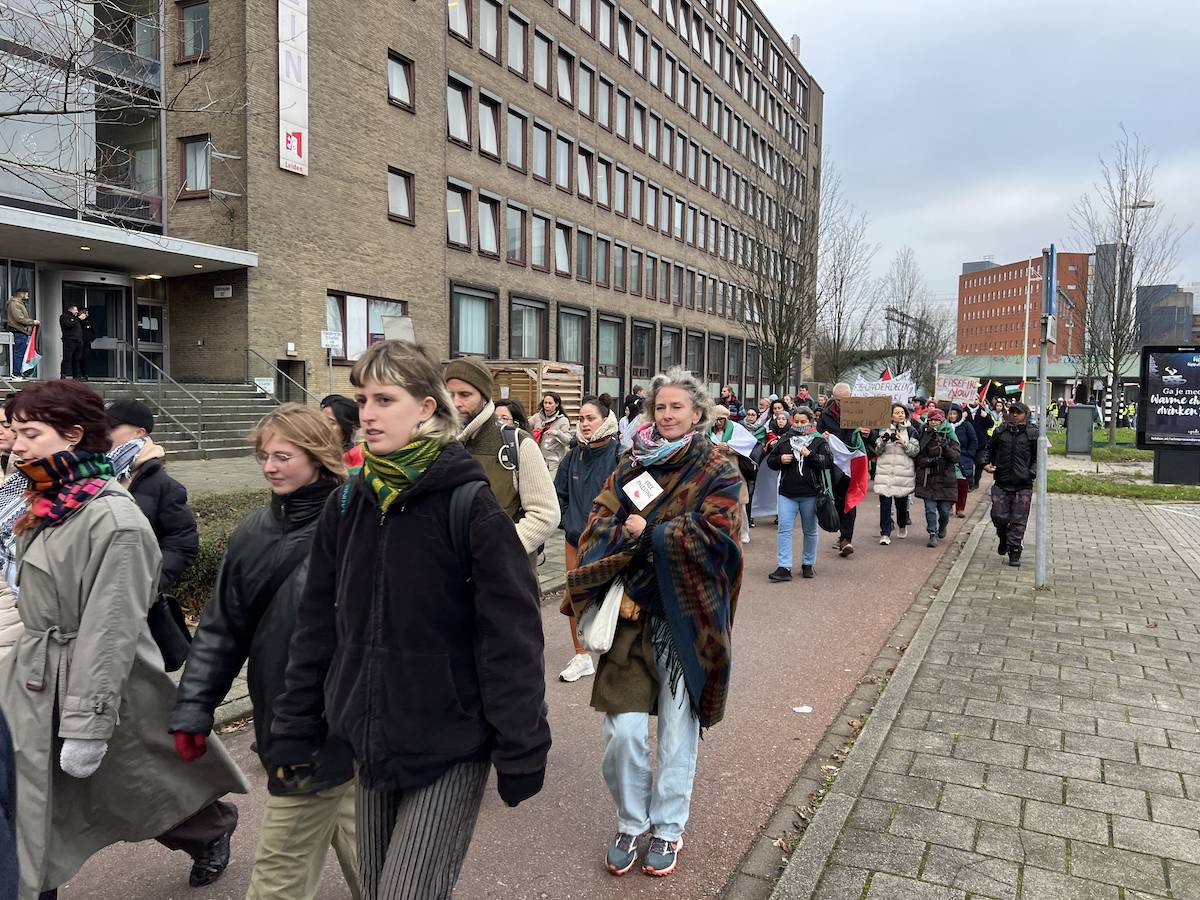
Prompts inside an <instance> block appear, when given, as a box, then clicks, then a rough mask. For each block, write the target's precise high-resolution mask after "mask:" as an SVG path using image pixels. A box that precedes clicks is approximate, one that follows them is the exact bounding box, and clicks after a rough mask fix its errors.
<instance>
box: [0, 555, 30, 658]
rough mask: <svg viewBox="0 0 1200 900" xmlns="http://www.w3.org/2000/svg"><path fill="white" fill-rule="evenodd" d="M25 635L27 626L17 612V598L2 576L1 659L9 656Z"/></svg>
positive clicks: (0, 589) (0, 605) (0, 609)
mask: <svg viewBox="0 0 1200 900" xmlns="http://www.w3.org/2000/svg"><path fill="white" fill-rule="evenodd" d="M24 633H25V624H24V623H23V622H22V621H21V614H20V613H18V612H17V596H16V594H15V593H13V589H12V588H11V587H9V586H8V582H7V581H6V580H5V579H4V576H3V575H0V657H4V656H5V655H7V653H8V651H9V650H11V649H12V648H13V647H14V646H15V645H16V643H17V641H18V640H20V637H21V635H22V634H24Z"/></svg>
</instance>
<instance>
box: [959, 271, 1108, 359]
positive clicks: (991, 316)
mask: <svg viewBox="0 0 1200 900" xmlns="http://www.w3.org/2000/svg"><path fill="white" fill-rule="evenodd" d="M1087 280H1088V254H1086V253H1059V254H1058V287H1059V289H1060V290H1061V291H1063V292H1064V293H1065V294H1066V295H1067V296H1068V297H1070V298H1071V303H1069V304H1068V303H1067V302H1066V301H1064V300H1063V298H1062V296H1061V295H1060V296H1059V298H1058V303H1057V304H1056V310H1055V311H1056V314H1057V316H1058V343H1057V344H1055V345H1054V346H1052V347H1051V348H1050V360H1051V362H1057V361H1059V360H1061V359H1062V357H1064V356H1077V355H1079V354H1080V353H1081V352H1082V350H1083V322H1084V308H1085V307H1086V305H1087ZM1026 284H1028V285H1029V309H1028V316H1029V340H1028V343H1025V317H1026V300H1025V298H1026V294H1025V291H1026ZM1042 308H1043V297H1042V258H1041V256H1040V255H1039V256H1037V257H1033V258H1030V259H1021V260H1017V261H1016V262H1011V263H1006V264H1004V265H997V264H996V263H994V262H992V261H990V260H984V261H982V262H971V263H964V264H963V271H962V275H960V276H959V279H958V343H957V347H956V349H955V352H956V354H957V355H958V356H1013V355H1016V356H1020V355H1021V354H1022V353H1024V354H1027V355H1035V354H1037V352H1038V338H1039V323H1040V322H1041V315H1042ZM1023 344H1024V349H1022V345H1023Z"/></svg>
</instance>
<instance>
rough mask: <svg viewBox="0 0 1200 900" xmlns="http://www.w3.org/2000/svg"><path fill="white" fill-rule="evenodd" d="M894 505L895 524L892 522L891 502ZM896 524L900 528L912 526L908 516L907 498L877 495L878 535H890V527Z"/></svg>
mask: <svg viewBox="0 0 1200 900" xmlns="http://www.w3.org/2000/svg"><path fill="white" fill-rule="evenodd" d="M893 501H895V503H896V522H895V523H893V522H892V502H893ZM893 524H898V525H899V526H900V527H901V528H907V527H908V526H909V525H911V524H912V519H911V518H909V515H908V498H907V497H885V496H883V495H882V494H880V495H879V533H880V534H881V535H884V536H887V535H889V534H891V533H892V525H893Z"/></svg>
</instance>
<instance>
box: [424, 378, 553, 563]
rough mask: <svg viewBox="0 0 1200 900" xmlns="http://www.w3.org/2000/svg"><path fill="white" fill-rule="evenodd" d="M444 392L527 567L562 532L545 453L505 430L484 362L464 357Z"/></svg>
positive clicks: (527, 438) (520, 434) (461, 435)
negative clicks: (513, 529)
mask: <svg viewBox="0 0 1200 900" xmlns="http://www.w3.org/2000/svg"><path fill="white" fill-rule="evenodd" d="M445 376H446V387H447V388H448V389H449V390H450V396H451V398H452V400H453V401H454V407H455V409H456V410H457V411H458V415H459V417H460V419H461V421H462V423H464V424H463V425H462V430H461V431H460V432H459V434H458V440H460V441H461V442H462V445H463V446H464V447H465V448H466V449H467V452H468V453H470V454H471V455H472V456H473V457H475V459H477V460H478V461H479V463H480V464H481V465H482V466H483V470H484V472H486V473H487V476H488V484H490V485H491V488H492V493H493V494H495V496H496V499H497V500H498V501H499V502H500V505H501V506H502V507H504V511H505V512H506V513H508V516H509V518H510V519H512V520H513V521H514V522H515V523H516V525H517V536H518V537H520V538H521V544H522V545H523V546H524V547H525V552H526V553H528V554H529V564H530V566H531V567H533V568H534V569H535V570H536V568H537V555H538V552H539V550H540V548H541V547H542V546H543V545H544V544H545V543H546V541H547V540H549V538H550V535H552V534H553V533H554V529H556V528H557V527H558V520H559V511H558V495H557V494H556V493H555V491H554V479H553V478H551V477H550V470H549V469H548V468H546V460H545V458H544V457H543V456H542V450H541V448H540V447H539V446H538V444H537V441H535V440H534V439H533V438H532V437H531V436H530V435H528V434H526V433H525V432H523V431H519V430H517V429H516V428H512V427H507V426H501V424H500V422H499V421H498V420H497V419H496V406H495V404H494V403H492V393H493V392H494V390H495V383H494V382H493V380H492V372H491V370H490V369H489V368H488V367H487V365H485V364H484V363H483V362H482V361H481V360H478V359H475V358H474V357H470V356H462V357H459V358H458V359H454V360H451V361H450V363H449V364H448V365H447V366H446V369H445Z"/></svg>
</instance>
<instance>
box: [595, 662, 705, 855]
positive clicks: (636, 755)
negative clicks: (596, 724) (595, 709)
mask: <svg viewBox="0 0 1200 900" xmlns="http://www.w3.org/2000/svg"><path fill="white" fill-rule="evenodd" d="M654 662H655V668H656V669H657V670H658V683H659V688H658V756H657V766H656V768H657V772H656V773H655V775H654V776H652V775H651V771H650V735H649V728H650V716H649V714H648V713H641V712H628V713H609V714H607V715H606V716H605V717H604V756H603V759H602V761H601V764H600V769H601V771H602V772H603V773H604V783H605V784H607V785H608V789H609V791H610V792H611V793H612V796H613V800H614V801H616V804H617V831H619V832H621V833H622V834H638V835H640V834H643V833H645V832H646V831H647V830H650V831H652V832H653V834H654V836H655V837H659V838H663V839H664V840H667V841H677V840H679V838H680V837H682V836H683V830H684V828H685V827H686V826H687V820H688V812H689V810H690V809H691V806H692V780H693V779H694V778H695V776H696V751H697V750H698V749H699V746H700V720H699V719H697V718H696V716H695V715H694V714H693V713H692V704H691V702H690V701H689V699H688V691H687V686H686V685H685V684H684V682H683V674H682V673H680V675H679V680H678V681H677V682H676V684H675V693H674V695H672V693H671V688H670V686H669V684H668V681H667V679H668V675H667V670H666V667H665V666H664V665H663V660H662V658H661V655H658V656H655V659H654Z"/></svg>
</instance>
